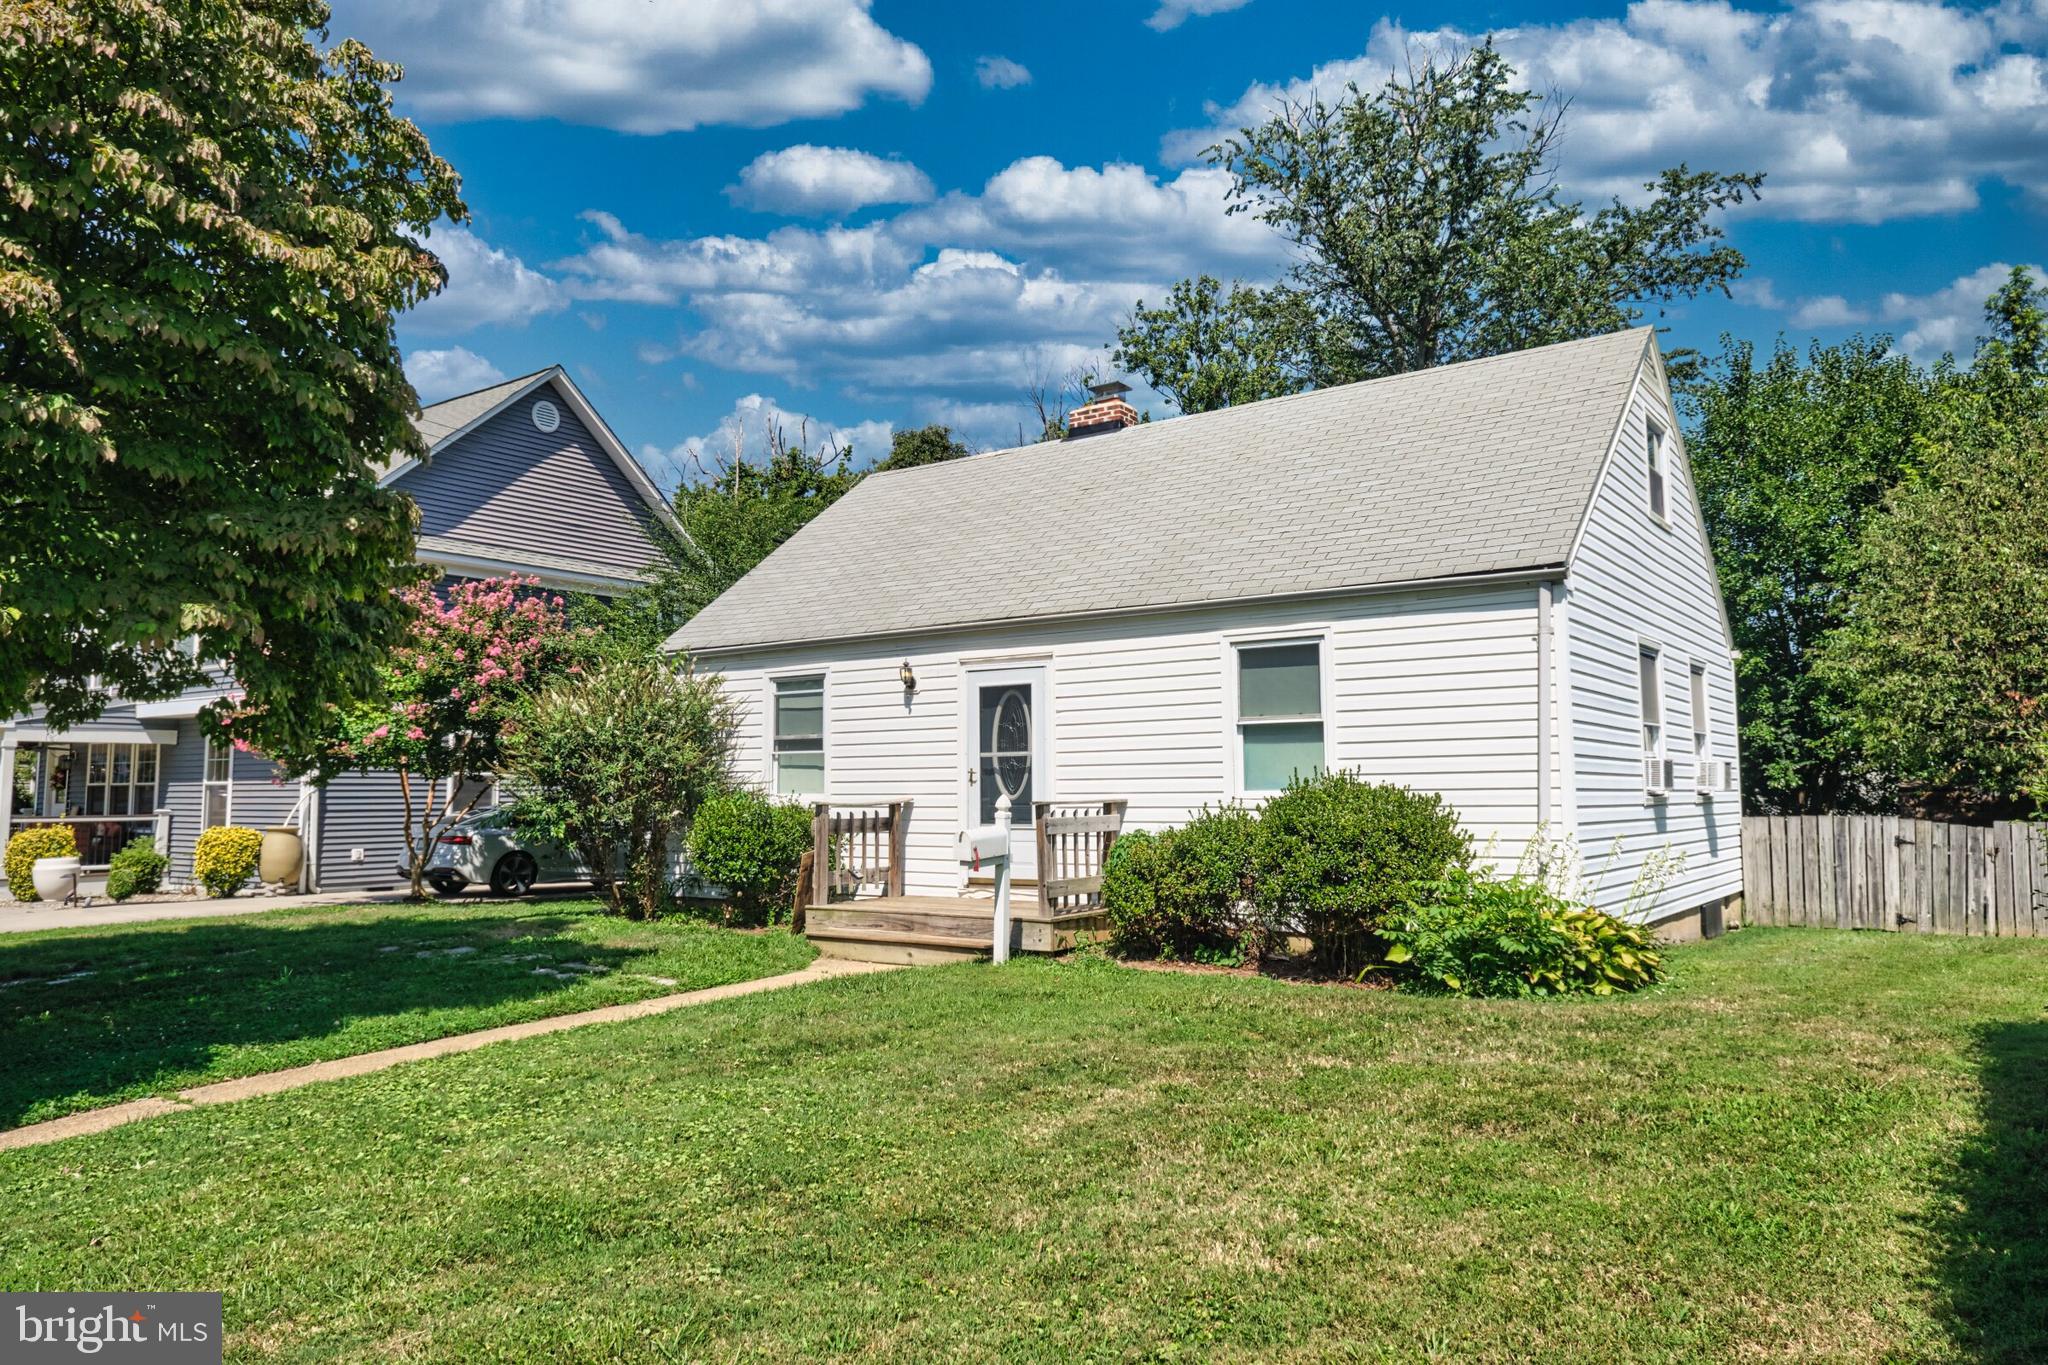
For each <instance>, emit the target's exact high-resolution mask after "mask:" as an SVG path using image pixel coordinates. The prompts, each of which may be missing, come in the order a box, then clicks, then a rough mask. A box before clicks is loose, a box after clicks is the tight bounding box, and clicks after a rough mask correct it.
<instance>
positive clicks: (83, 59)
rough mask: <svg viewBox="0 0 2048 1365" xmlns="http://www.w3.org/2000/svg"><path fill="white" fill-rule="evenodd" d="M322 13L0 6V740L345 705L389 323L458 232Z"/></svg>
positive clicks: (272, 1)
mask: <svg viewBox="0 0 2048 1365" xmlns="http://www.w3.org/2000/svg"><path fill="white" fill-rule="evenodd" d="M327 20H328V9H327V6H326V5H325V4H323V3H319V0H163V2H162V3H153V4H136V3H120V2H119V0H8V3H5V4H0V471H4V479H0V714H8V713H13V712H17V711H20V710H22V709H23V708H24V707H26V706H28V705H30V704H32V703H41V704H43V705H45V706H47V707H48V708H49V711H50V715H51V718H52V719H53V720H54V721H57V722H59V723H66V722H71V721H76V720H78V719H81V718H83V717H86V716H90V715H92V714H95V713H96V712H97V711H98V710H99V709H100V708H101V707H102V706H103V705H104V703H105V702H106V700H107V698H108V696H109V695H110V693H112V692H113V691H118V692H119V693H120V694H122V695H124V696H127V697H130V698H147V697H153V696H162V695H167V694H169V693H171V692H174V691H176V690H177V689H178V688H180V687H181V686H183V685H185V684H186V683H187V682H189V681H191V680H192V678H193V676H194V673H195V670H196V663H195V661H194V659H193V657H192V656H190V655H188V654H187V653H185V652H183V651H181V650H179V649H178V648H177V647H176V646H177V642H178V640H179V639H180V638H181V637H183V636H187V635H196V636H197V637H198V640H199V650H198V657H199V658H202V659H217V660H221V661H223V662H224V663H225V664H226V665H227V666H228V667H229V668H230V669H232V671H233V673H234V675H235V677H236V678H237V679H238V681H239V683H240V686H241V688H242V690H243V691H244V693H245V695H246V697H247V700H248V702H249V704H250V705H251V706H253V707H254V708H256V709H257V710H258V711H259V712H261V713H262V714H263V715H265V716H266V717H267V724H269V725H270V726H273V727H275V728H276V730H278V731H279V732H281V733H282V732H290V731H294V730H300V729H303V728H304V727H306V726H307V725H310V724H313V723H316V718H317V717H318V716H320V715H321V714H322V713H323V708H324V706H325V704H326V703H328V702H335V701H347V700H349V699H350V698H351V697H353V696H355V695H358V694H360V693H362V692H364V691H366V690H368V689H370V688H373V687H374V683H375V672H376V666H377V664H378V661H379V660H380V659H381V658H382V657H383V655H384V653H385V650H386V649H387V647H388V646H389V645H390V644H391V643H392V642H393V641H394V640H395V639H396V638H398V636H399V634H400V632H401V631H402V629H403V624H404V621H405V619H406V612H405V609H404V607H403V606H402V604H400V603H399V602H398V601H397V600H396V599H395V598H394V596H393V591H392V590H393V589H394V588H395V587H397V586H399V585H400V584H402V583H404V582H405V581H407V580H408V578H409V577H410V576H412V574H413V573H414V568H413V563H412V557H413V520H412V517H413V514H412V511H411V509H410V506H409V504H408V503H407V502H406V501H405V499H404V498H403V497H402V496H400V495H399V494H396V493H393V492H390V491H388V490H382V489H379V488H378V486H377V465H378V463H379V462H381V461H383V460H384V459H386V458H388V457H391V456H394V455H417V454H421V453H423V451H422V448H421V444H420V439H419V437H418V436H417V435H416V434H415V433H414V431H413V429H412V426H411V424H410V422H409V421H408V420H407V417H408V414H409V413H410V412H411V411H412V410H413V409H414V407H415V399H414V396H413V392H412V389H411V387H410V386H409V385H408V384H407V383H406V381H405V376H404V374H403V372H402V371H401V369H400V365H399V355H398V350H397V347H396V345H395V344H394V341H393V336H392V315H393V313H394V312H395V311H397V310H400V309H403V308H406V307H408V306H410V305H412V304H414V303H417V302H419V301H420V300H421V299H423V298H424V297H426V296H427V295H428V294H430V293H431V292H432V291H433V290H434V289H436V288H437V287H439V286H440V284H441V283H442V282H443V278H444V277H443V273H442V270H441V267H440V265H439V263H438V262H437V261H436V260H435V258H434V257H433V255H432V254H431V253H429V252H428V251H427V250H425V249H424V248H423V247H421V246H420V245H419V244H418V242H417V240H416V239H417V238H419V237H421V236H423V235H424V234H425V233H426V232H427V231H428V230H429V228H430V226H431V225H432V224H433V223H435V222H436V221H437V220H439V219H441V218H443V217H444V216H445V217H449V218H458V219H459V218H461V217H462V216H464V213H465V210H464V207H463V204H462V201H461V199H460V197H459V185H458V182H457V179H456V176H455V173H454V172H453V171H452V170H451V169H450V168H449V166H448V165H447V164H446V163H445V162H443V161H442V160H441V159H440V158H438V157H436V156H435V155H434V154H433V152H432V151H431V150H430V149H429V147H428V146H427V141H426V138H425V137H424V136H423V135H422V134H421V133H420V131H419V129H418V128H416V127H414V126H413V124H411V123H410V122H408V121H407V120H405V119H402V118H399V117H398V116H397V115H395V114H394V113H393V112H392V107H391V93H390V89H389V85H390V83H391V82H393V81H395V80H396V79H397V78H398V74H399V73H398V69H397V68H396V67H394V66H392V65H390V64H388V63H384V62H379V61H377V60H376V59H375V58H374V57H373V56H372V55H371V54H370V52H369V51H368V50H367V49H366V48H364V47H363V46H362V45H360V44H358V43H355V42H351V41H343V42H340V43H338V44H335V45H334V46H332V47H331V48H330V47H327V46H326V33H325V25H326V23H327Z"/></svg>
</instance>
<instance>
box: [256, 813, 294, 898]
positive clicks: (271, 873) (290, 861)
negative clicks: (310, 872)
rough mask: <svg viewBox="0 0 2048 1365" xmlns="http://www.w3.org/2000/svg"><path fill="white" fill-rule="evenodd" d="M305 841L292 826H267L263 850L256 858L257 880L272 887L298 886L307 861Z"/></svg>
mask: <svg viewBox="0 0 2048 1365" xmlns="http://www.w3.org/2000/svg"><path fill="white" fill-rule="evenodd" d="M305 857H306V844H305V840H303V839H301V838H300V837H299V832H298V831H297V830H295V829H293V828H292V827H291V826H290V825H267V826H265V827H264V830H263V848H262V851H261V852H260V853H258V854H257V857H256V880H257V881H260V882H264V883H266V884H268V885H272V886H286V887H289V886H296V885H297V884H298V881H299V865H300V863H302V862H303V861H304V860H305Z"/></svg>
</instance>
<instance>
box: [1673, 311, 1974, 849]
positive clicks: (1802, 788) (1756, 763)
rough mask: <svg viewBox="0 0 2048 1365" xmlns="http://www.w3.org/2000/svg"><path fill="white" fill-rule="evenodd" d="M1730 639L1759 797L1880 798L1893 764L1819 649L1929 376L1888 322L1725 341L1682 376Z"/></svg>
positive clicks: (1845, 804)
mask: <svg viewBox="0 0 2048 1365" xmlns="http://www.w3.org/2000/svg"><path fill="white" fill-rule="evenodd" d="M1679 402H1680V406H1681V409H1682V410H1683V411H1684V413H1685V416H1686V417H1687V419H1688V420H1687V426H1688V431H1687V435H1686V453H1687V454H1688V455H1690V456H1691V459H1692V472H1693V480H1694V483H1695V484H1696V486H1697V487H1698V490H1699V497H1700V511H1701V514H1702V516H1703V517H1704V519H1705V521H1706V524H1707V527H1708V533H1709V536H1710V538H1711V541H1712V544H1713V547H1714V558H1715V564H1716V566H1717V568H1718V569H1719V571H1720V576H1721V593H1722V596H1723V598H1724V600H1725V601H1726V602H1727V605H1728V616H1729V623H1730V626H1731V628H1732V630H1733V633H1734V636H1735V646H1736V648H1737V649H1739V650H1740V651H1741V658H1740V659H1739V660H1738V661H1737V664H1736V677H1737V684H1738V688H1739V691H1740V705H1739V714H1740V715H1741V718H1742V765H1743V773H1742V786H1743V790H1744V791H1745V792H1746V793H1748V795H1749V799H1750V802H1751V804H1752V806H1753V807H1754V808H1756V809H1762V810H1775V811H1788V812H1797V811H1809V812H1810V811H1835V810H1859V809H1871V808H1877V807H1882V806H1883V805H1884V804H1885V803H1886V802H1887V801H1888V800H1889V799H1890V794H1889V790H1888V787H1887V784H1886V782H1885V780H1884V776H1883V774H1882V773H1881V772H1878V771H1876V770H1874V769H1873V768H1872V766H1871V765H1870V764H1869V763H1868V762H1866V761H1865V759H1864V757H1863V754H1862V750H1861V749H1860V748H1859V747H1858V746H1857V744H1856V743H1855V741H1854V740H1853V738H1852V737H1851V736H1850V734H1849V732H1848V730H1847V728H1846V725H1845V717H1846V701H1845V699H1844V698H1843V696H1842V695H1841V692H1840V689H1839V688H1838V687H1836V686H1834V685H1832V684H1830V683H1829V682H1828V681H1827V680H1825V679H1824V678H1823V677H1822V676H1821V675H1820V674H1819V673H1818V671H1817V670H1816V668H1815V663H1816V660H1817V659H1818V657H1819V654H1820V650H1821V647H1822V645H1823V643H1824V642H1825V641H1826V640H1827V638H1828V636H1829V634H1830V633H1831V632H1833V631H1835V630H1836V629H1838V628H1839V627H1840V626H1841V624H1842V622H1843V620H1844V619H1845V615H1846V611H1847V601H1848V592H1849V586H1850V582H1851V578H1852V573H1853V567H1852V566H1853V563H1854V559H1855V556H1856V553H1857V546H1858V544H1859V541H1860V537H1861V535H1862V532H1863V526H1864V523H1865V521H1866V520H1867V519H1868V518H1869V516H1870V515H1871V514H1872V513H1873V512H1875V511H1876V510H1877V509H1878V507H1879V506H1881V505H1882V503H1883V501H1884V496H1885V494H1886V493H1887V492H1889V491H1890V489H1891V488H1892V486H1893V485H1894V484H1896V483H1897V482H1898V480H1899V479H1900V477H1901V476H1902V475H1903V474H1904V473H1905V471H1906V470H1907V469H1909V468H1910V467H1911V466H1912V464H1913V461H1914V460H1915V458H1916V451H1917V448H1918V441H1919V437H1920V434H1921V432H1923V431H1924V430H1925V429H1926V428H1927V426H1928V424H1929V422H1930V421H1931V420H1932V414H1933V410H1934V408H1935V406H1936V405H1937V403H1938V402H1939V395H1938V389H1937V385H1936V383H1935V380H1934V378H1933V376H1931V375H1929V374H1928V373H1926V372H1925V371H1923V370H1922V369H1920V367H1918V366H1917V365H1915V364H1914V363H1913V362H1912V361H1911V360H1910V359H1908V358H1907V357H1905V356H1902V355H1899V354H1896V353H1895V352H1893V350H1892V349H1891V341H1890V338H1888V337H1877V338H1874V339H1870V338H1863V337H1858V338H1855V339H1854V340H1851V341H1846V342H1843V343H1841V344H1840V345H1837V346H1821V345H1815V346H1813V347H1812V348H1811V349H1810V350H1809V351H1808V353H1807V355H1806V357H1805V363H1804V364H1802V363H1801V357H1800V356H1799V354H1798V352H1796V351H1794V350H1793V349H1792V348H1791V347H1790V346H1788V345H1786V344H1785V343H1784V342H1782V341H1781V342H1779V343H1778V345H1777V346H1776V347H1775V348H1774V349H1772V350H1771V351H1770V352H1769V353H1768V354H1767V355H1765V356H1762V357H1759V356H1758V354H1757V352H1756V349H1755V347H1753V346H1752V345H1751V344H1750V343H1748V342H1730V343H1728V344H1727V345H1726V346H1725V348H1724V350H1723V353H1722V354H1721V356H1719V357H1718V358H1717V359H1715V360H1714V361H1713V362H1712V363H1711V364H1709V365H1708V366H1706V367H1705V368H1704V370H1703V372H1702V373H1701V374H1700V376H1699V377H1698V378H1697V380H1696V382H1694V383H1692V384H1690V385H1688V386H1686V387H1685V388H1683V389H1681V391H1680V393H1679Z"/></svg>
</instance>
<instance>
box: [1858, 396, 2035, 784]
mask: <svg viewBox="0 0 2048 1365" xmlns="http://www.w3.org/2000/svg"><path fill="white" fill-rule="evenodd" d="M1955 438H1956V439H1955V440H1954V441H1953V442H1952V443H1949V444H1946V445H1945V446H1944V447H1942V448H1941V449H1939V450H1938V451H1936V452H1935V453H1933V454H1932V455H1931V456H1930V458H1929V460H1928V462H1927V465H1926V468H1925V469H1923V470H1920V471H1916V473H1915V474H1914V475H1913V476H1911V477H1909V478H1908V479H1907V480H1906V481H1905V482H1904V483H1903V484H1902V485H1901V486H1900V487H1899V488H1898V489H1897V490H1896V491H1895V492H1894V493H1893V495H1892V497H1891V498H1890V500H1889V501H1888V503H1887V505H1886V507H1885V508H1884V510H1883V511H1882V512H1881V513H1880V514H1879V515H1878V516H1876V517H1874V518H1872V520H1871V524H1870V526H1869V528H1868V530H1867V531H1866V533H1865V535H1864V538H1863V543H1862V546H1861V548H1860V552H1859V559H1860V564H1859V572H1858V574H1857V578H1856V587H1855V590H1854V592H1853V593H1852V594H1851V595H1850V598H1849V604H1848V612H1847V619H1846V621H1845V622H1844V624H1843V627H1842V628H1841V629H1840V630H1838V631H1836V632H1835V633H1834V634H1832V635H1831V636H1830V637H1829V638H1828V640H1827V643H1826V647H1825V649H1824V652H1823V655H1822V658H1821V661H1820V671H1821V673H1822V675H1823V676H1824V677H1825V678H1826V679H1827V680H1828V682H1829V683H1830V685H1831V686H1832V687H1834V688H1835V689H1837V690H1838V691H1839V693H1840V694H1841V696H1842V697H1843V699H1844V703H1845V706H1844V710H1845V713H1846V718H1847V720H1848V723H1849V727H1850V729H1851V731H1852V733H1853V734H1854V736H1855V740H1856V742H1857V743H1858V744H1859V745H1861V746H1862V747H1863V749H1864V750H1865V751H1866V752H1867V753H1868V754H1869V756H1870V759H1871V761H1872V762H1873V763H1874V764H1876V765H1878V766H1880V767H1882V768H1883V769H1884V770H1885V771H1887V772H1890V773H1892V774H1894V775H1896V777H1897V779H1898V781H1899V783H1900V785H1901V789H1902V790H1901V795H1902V796H1903V797H1904V799H1905V802H1906V804H1907V805H1908V807H1909V808H1911V809H1915V810H1921V811H1926V812H1928V813H1931V814H1936V815H1942V816H1948V817H1952V818H1966V819H1968V818H1980V819H1981V818H1985V817H1996V816H2001V815H2002V816H2007V817H2012V816H2022V817H2026V816H2032V817H2035V818H2039V816H2040V815H2041V814H2042V813H2043V812H2044V811H2048V431H2044V430H2042V429H2039V428H2036V429H2032V430H2027V429H2013V428H2006V429H2002V430H1998V431H1997V432H1996V435H1995V436H1994V438H1993V439H1992V440H1991V441H1990V442H1989V443H1988V444H1986V443H1984V442H1983V441H1981V440H1978V439H1975V438H1974V437H1973V435H1972V433H1969V432H1966V431H1964V430H1962V429H1961V428H1958V429H1957V430H1956V432H1955Z"/></svg>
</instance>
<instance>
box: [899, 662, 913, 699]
mask: <svg viewBox="0 0 2048 1365" xmlns="http://www.w3.org/2000/svg"><path fill="white" fill-rule="evenodd" d="M896 676H897V677H899V678H901V679H903V690H904V691H905V692H915V691H917V674H916V673H915V672H913V671H912V669H911V667H910V660H908V659H905V660H904V661H903V667H901V668H899V669H897V670H896Z"/></svg>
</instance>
